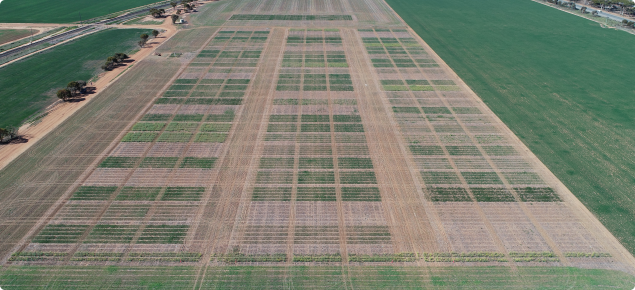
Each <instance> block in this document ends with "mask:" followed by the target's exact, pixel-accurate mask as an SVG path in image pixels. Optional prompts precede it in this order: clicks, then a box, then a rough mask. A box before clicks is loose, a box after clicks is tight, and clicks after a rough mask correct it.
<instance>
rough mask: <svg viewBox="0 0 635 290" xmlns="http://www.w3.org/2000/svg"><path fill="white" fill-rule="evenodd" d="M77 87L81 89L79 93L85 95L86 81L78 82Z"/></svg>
mask: <svg viewBox="0 0 635 290" xmlns="http://www.w3.org/2000/svg"><path fill="white" fill-rule="evenodd" d="M76 83H77V86H78V87H79V93H80V94H83V93H84V88H86V81H76Z"/></svg>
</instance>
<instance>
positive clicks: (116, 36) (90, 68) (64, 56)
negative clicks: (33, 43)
mask: <svg viewBox="0 0 635 290" xmlns="http://www.w3.org/2000/svg"><path fill="white" fill-rule="evenodd" d="M3 4H4V3H3ZM142 33H148V31H145V30H141V29H119V30H115V29H111V30H106V31H103V32H97V33H95V34H92V35H88V36H85V37H82V38H80V39H78V40H76V41H73V42H70V43H68V44H62V45H60V46H59V47H56V48H52V49H50V50H47V51H44V52H42V53H38V54H36V55H34V56H31V57H29V58H27V59H25V60H22V61H19V62H16V63H13V64H10V65H7V66H5V67H2V68H0V100H1V101H2V105H1V106H0V127H5V126H16V127H17V126H19V125H20V124H21V123H22V122H24V121H25V120H26V119H27V118H28V117H29V116H31V115H33V114H34V113H36V112H38V111H40V110H42V109H44V108H46V107H47V106H48V105H50V104H52V103H53V102H54V101H55V100H57V97H56V96H55V92H56V91H57V89H61V88H64V87H66V84H67V83H69V82H71V81H76V80H86V81H88V80H89V79H91V78H92V77H93V76H95V75H97V74H98V73H100V72H101V68H100V67H101V65H102V64H103V63H104V62H105V61H106V58H107V57H108V56H111V55H113V54H115V53H117V52H124V53H129V52H130V51H131V50H133V49H135V47H136V45H137V44H136V43H137V41H138V39H139V35H141V34H142Z"/></svg>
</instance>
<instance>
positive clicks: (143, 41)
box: [138, 30, 159, 47]
mask: <svg viewBox="0 0 635 290" xmlns="http://www.w3.org/2000/svg"><path fill="white" fill-rule="evenodd" d="M152 36H153V37H154V38H156V37H157V36H159V31H157V30H152ZM139 37H140V38H141V40H139V42H138V44H139V47H144V46H145V45H146V43H148V39H149V38H150V35H148V34H147V33H144V34H141V36H139Z"/></svg>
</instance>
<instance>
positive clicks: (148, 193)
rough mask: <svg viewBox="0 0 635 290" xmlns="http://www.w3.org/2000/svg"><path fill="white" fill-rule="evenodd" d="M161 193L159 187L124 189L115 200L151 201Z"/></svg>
mask: <svg viewBox="0 0 635 290" xmlns="http://www.w3.org/2000/svg"><path fill="white" fill-rule="evenodd" d="M160 191H161V188H160V187H124V188H122V189H121V192H119V194H118V195H117V198H116V199H115V200H148V201H153V200H155V199H156V197H157V195H159V192H160Z"/></svg>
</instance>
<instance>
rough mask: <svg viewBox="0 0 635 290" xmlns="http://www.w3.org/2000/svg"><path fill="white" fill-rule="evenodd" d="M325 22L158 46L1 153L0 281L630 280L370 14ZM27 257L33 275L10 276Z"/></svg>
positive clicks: (490, 130) (583, 223)
mask: <svg viewBox="0 0 635 290" xmlns="http://www.w3.org/2000/svg"><path fill="white" fill-rule="evenodd" d="M335 2H337V3H335ZM335 2H328V3H326V4H324V5H317V3H314V4H313V5H314V6H307V7H304V6H300V5H301V4H303V3H302V2H301V1H297V0H284V1H262V2H258V3H255V4H254V3H251V2H249V3H248V1H245V2H238V3H236V7H237V8H236V10H237V12H240V13H244V14H245V15H247V14H250V13H255V12H263V13H264V12H266V13H268V14H272V13H274V12H275V11H281V10H284V9H287V8H286V7H290V8H288V9H289V10H290V11H292V12H284V13H291V14H307V13H312V14H320V13H327V12H328V13H332V14H334V13H335V12H337V9H336V8H334V7H344V8H343V9H344V10H343V11H344V12H346V13H349V14H352V15H353V16H355V17H351V19H353V20H350V21H353V22H352V23H351V25H349V26H344V25H335V23H337V22H338V21H342V20H333V23H329V22H328V20H320V21H314V22H310V21H306V20H288V21H286V22H283V21H280V20H271V21H270V22H269V20H253V21H251V20H249V21H244V23H237V21H228V22H227V24H226V25H224V26H221V27H207V28H200V29H193V30H185V31H182V32H179V33H182V34H180V35H179V37H175V38H172V40H173V41H172V42H171V43H169V44H165V45H164V47H163V48H162V51H164V50H165V51H168V50H167V49H168V48H166V47H169V48H170V50H169V51H182V52H184V54H183V56H182V58H180V59H179V58H166V57H165V56H164V57H157V56H149V57H146V56H148V55H149V54H150V53H151V52H152V51H154V49H156V47H157V46H158V45H160V44H162V43H163V42H165V41H168V40H169V38H170V37H171V36H172V35H173V34H172V33H174V32H175V31H174V30H171V31H169V32H168V33H167V34H166V35H165V36H164V37H165V38H164V39H163V40H162V41H161V42H160V43H151V44H153V47H151V48H147V49H145V50H142V51H141V52H139V53H137V54H135V55H134V56H133V58H135V60H136V61H135V66H134V67H133V68H131V69H130V70H129V71H128V72H126V75H125V76H127V77H126V78H121V77H119V78H116V76H117V75H118V74H119V73H121V72H122V71H123V70H124V69H125V68H121V69H119V70H118V71H114V72H111V73H108V74H107V75H105V76H103V77H102V78H100V81H99V82H97V87H98V91H102V90H103V92H102V93H100V95H97V96H98V97H96V96H92V97H91V98H92V100H90V102H88V101H84V102H81V103H77V104H64V106H60V107H59V108H57V109H56V110H54V111H53V112H52V113H51V114H50V115H49V116H47V117H46V118H44V120H43V122H42V123H41V124H38V125H36V126H34V127H33V128H29V129H27V130H26V131H25V133H26V134H32V135H33V136H35V137H34V138H32V139H31V141H33V140H37V138H41V139H42V141H40V142H37V143H35V142H31V141H30V142H29V143H26V144H22V145H28V146H31V147H30V148H29V147H27V146H23V147H19V146H18V145H12V146H15V147H14V148H15V149H13V150H12V151H8V150H1V149H0V154H5V155H1V156H0V159H1V160H3V162H6V163H9V162H8V161H5V160H8V159H7V158H8V157H9V156H10V155H11V154H14V155H15V156H17V155H19V154H20V152H25V153H24V154H22V155H20V156H18V157H17V158H16V162H13V163H10V164H8V165H6V163H5V165H2V164H1V163H0V166H6V167H5V171H3V172H10V173H11V176H8V175H7V176H4V177H0V185H1V186H0V188H5V189H4V190H3V191H2V192H1V193H2V194H0V204H2V207H0V218H2V219H3V222H4V224H2V225H3V226H5V230H4V231H3V232H0V233H4V234H5V236H4V237H3V236H0V257H2V258H3V259H4V260H3V261H4V262H5V263H6V264H11V265H22V264H27V265H31V264H50V265H178V264H176V263H177V261H178V263H179V264H180V263H185V264H186V265H191V266H195V267H197V268H196V270H197V272H198V276H197V279H198V281H204V280H205V275H206V273H207V272H208V271H207V268H208V267H214V266H218V265H230V264H238V265H254V264H255V265H286V266H292V265H341V266H342V267H354V266H357V265H362V264H365V263H375V264H377V265H387V264H388V263H398V264H399V265H426V266H427V265H443V266H445V265H455V264H459V265H479V266H482V265H503V266H509V267H511V268H512V269H515V268H516V267H517V266H576V267H587V268H608V269H618V270H622V271H625V272H629V273H635V263H634V262H633V261H634V259H633V257H632V256H631V255H630V254H629V253H628V252H626V250H625V249H624V248H623V247H622V246H621V245H620V244H619V243H618V241H617V240H616V239H615V238H614V237H613V236H611V235H610V233H609V232H608V231H607V230H606V229H605V228H604V227H602V225H601V224H600V223H599V221H597V219H595V217H593V216H592V215H591V214H590V213H589V212H588V211H587V210H586V209H585V208H584V207H583V206H582V204H581V203H580V202H579V201H578V200H577V199H575V197H574V196H573V195H572V194H571V192H569V191H568V190H567V189H566V188H565V187H564V186H563V185H562V184H561V183H560V182H559V181H558V180H557V179H556V178H555V177H554V176H553V174H552V173H551V172H549V171H548V170H547V169H546V168H545V167H544V165H542V163H540V161H539V160H538V159H537V158H536V157H535V156H534V155H533V154H531V152H529V151H528V150H527V148H526V147H525V146H524V145H523V144H522V142H520V140H519V139H518V138H516V137H515V136H514V135H513V134H512V132H511V131H510V130H509V129H508V128H507V127H506V126H505V125H504V124H503V123H502V122H501V121H500V120H499V119H498V118H497V117H496V116H495V115H494V114H493V113H492V112H491V111H490V110H489V109H488V108H487V107H486V106H485V105H484V103H483V102H482V101H481V100H480V99H479V98H478V96H476V95H475V94H474V93H473V92H472V91H471V90H470V89H469V87H467V85H465V83H463V82H462V81H461V80H460V79H459V78H458V76H457V75H456V74H454V72H453V71H452V70H451V69H450V68H449V67H448V66H447V65H446V64H445V63H444V62H443V61H442V60H441V59H440V58H439V57H438V56H437V55H436V54H435V53H434V51H432V50H431V49H430V48H429V47H428V46H427V45H426V44H425V43H424V42H423V40H421V39H420V38H419V37H418V36H416V34H415V33H414V32H412V31H411V30H410V29H408V28H407V27H405V25H404V24H403V23H402V22H401V23H397V24H396V22H395V21H396V20H398V19H399V18H398V16H397V15H396V14H394V13H391V12H390V11H391V10H390V8H389V7H387V5H385V3H384V2H383V1H371V0H369V1H363V2H353V1H335ZM221 4H222V3H221ZM304 4H306V3H304ZM210 13H212V12H210ZM213 13H217V11H216V12H213ZM280 13H282V12H280ZM221 14H222V15H225V14H227V17H229V16H230V13H229V12H228V11H223V12H222V13H221ZM303 17H304V16H303ZM334 19H336V17H334ZM166 21H167V20H166ZM293 21H298V22H295V23H294V22H293ZM311 21H313V20H311ZM369 23H375V25H373V27H371V26H370V25H368V24H369ZM317 24H323V26H322V25H317ZM166 25H167V24H166ZM309 25H311V26H310V28H308V26H309ZM168 26H169V27H173V26H171V25H168ZM303 26H307V27H303ZM127 27H130V28H134V27H139V28H141V27H143V28H145V27H146V26H127ZM166 28H167V26H166ZM174 39H178V41H175V40H174ZM186 44H189V46H188V45H186ZM177 48H178V49H177ZM167 70H171V71H167ZM113 79H114V81H113ZM140 83H143V84H144V85H143V86H138V84H140ZM116 100H127V101H130V102H131V103H130V104H126V103H122V101H116ZM67 105H68V106H67ZM75 110H77V113H75V114H73V112H75ZM89 113H93V114H98V115H97V116H96V117H95V118H91V117H90V115H91V114H89ZM66 117H68V119H67V120H66V121H63V120H64V119H63V118H66ZM53 119H55V120H54V121H51V120H53ZM108 120H111V121H108ZM110 122H112V124H111V123H110ZM58 123H59V124H61V125H60V126H59V127H58V128H55V127H56V126H57V124H58ZM49 131H50V132H51V133H49V134H48V135H47V134H46V132H49ZM38 136H39V137H38ZM69 136H71V137H69ZM65 138H68V140H66V139H65ZM100 139H101V140H102V141H101V142H100V141H99V140H100ZM65 143H68V148H65V147H64V146H63V145H64V144H65ZM29 144H31V145H29ZM7 148H9V147H7ZM5 149H6V148H5ZM69 149H70V150H69ZM17 213H21V214H17ZM60 232H64V233H66V235H65V236H63V235H61V234H59V233H60ZM60 236H63V237H60ZM11 253H15V256H14V257H13V258H11V260H10V254H11ZM33 253H47V254H48V256H47V255H44V257H43V258H36V259H35V260H29V258H24V259H22V260H21V259H20V258H21V257H20V255H23V254H24V255H25V257H30V256H29V255H33ZM104 257H107V258H104ZM184 260H185V261H184ZM375 264H373V265H375ZM197 283H199V282H197ZM202 286H203V283H202V282H200V287H202Z"/></svg>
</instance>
